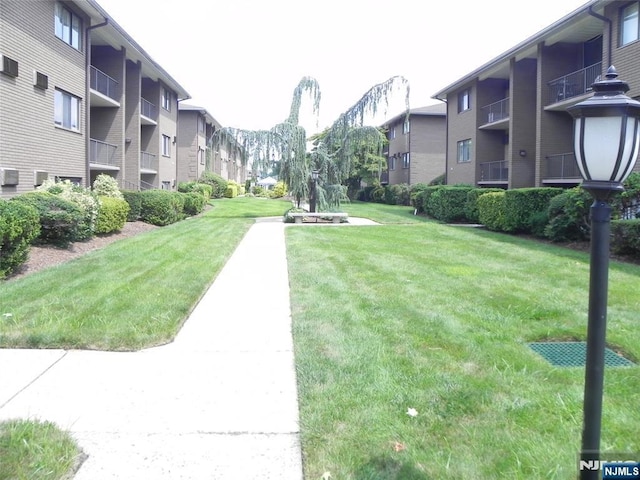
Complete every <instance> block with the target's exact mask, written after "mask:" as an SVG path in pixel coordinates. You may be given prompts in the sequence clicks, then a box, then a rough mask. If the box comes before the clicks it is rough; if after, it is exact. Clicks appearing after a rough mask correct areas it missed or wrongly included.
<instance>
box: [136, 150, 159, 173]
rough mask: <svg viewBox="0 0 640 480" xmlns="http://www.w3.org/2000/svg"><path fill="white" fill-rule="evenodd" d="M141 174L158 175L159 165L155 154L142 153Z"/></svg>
mask: <svg viewBox="0 0 640 480" xmlns="http://www.w3.org/2000/svg"><path fill="white" fill-rule="evenodd" d="M140 173H143V174H156V173H158V164H157V161H156V156H155V155H154V154H153V153H149V152H145V151H141V152H140Z"/></svg>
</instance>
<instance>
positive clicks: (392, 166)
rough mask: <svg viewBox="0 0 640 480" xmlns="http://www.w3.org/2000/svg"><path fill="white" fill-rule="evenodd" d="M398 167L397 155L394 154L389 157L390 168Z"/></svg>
mask: <svg viewBox="0 0 640 480" xmlns="http://www.w3.org/2000/svg"><path fill="white" fill-rule="evenodd" d="M395 169H396V156H395V155H394V156H393V157H389V170H395Z"/></svg>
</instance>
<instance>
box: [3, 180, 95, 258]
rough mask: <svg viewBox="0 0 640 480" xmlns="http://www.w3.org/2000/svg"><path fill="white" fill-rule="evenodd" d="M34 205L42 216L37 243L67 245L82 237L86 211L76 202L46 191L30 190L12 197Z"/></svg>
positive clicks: (15, 200) (13, 199) (14, 199)
mask: <svg viewBox="0 0 640 480" xmlns="http://www.w3.org/2000/svg"><path fill="white" fill-rule="evenodd" d="M11 201H12V202H22V203H23V204H26V205H30V206H32V207H34V208H35V209H36V210H37V211H38V214H39V218H40V234H39V235H38V238H37V239H36V242H37V243H51V244H54V245H60V246H66V245H68V244H69V243H71V242H75V241H77V240H79V239H82V238H84V237H82V235H81V233H80V227H81V225H84V221H85V212H83V211H82V209H81V208H80V207H79V206H78V205H77V204H75V203H73V202H71V201H69V200H65V199H64V198H62V197H61V196H58V195H54V194H53V193H49V192H46V191H35V192H28V193H24V194H22V195H18V196H17V197H13V198H12V199H11Z"/></svg>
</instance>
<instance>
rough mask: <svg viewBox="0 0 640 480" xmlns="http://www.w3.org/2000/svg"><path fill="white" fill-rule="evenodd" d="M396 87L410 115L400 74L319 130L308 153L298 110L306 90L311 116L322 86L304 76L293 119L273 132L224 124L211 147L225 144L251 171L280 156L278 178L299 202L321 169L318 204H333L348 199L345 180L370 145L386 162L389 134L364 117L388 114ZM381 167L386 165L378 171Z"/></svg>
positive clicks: (293, 106) (324, 206)
mask: <svg viewBox="0 0 640 480" xmlns="http://www.w3.org/2000/svg"><path fill="white" fill-rule="evenodd" d="M397 91H401V92H402V91H403V92H404V94H405V96H404V104H405V109H406V113H407V114H408V112H409V82H408V81H407V80H406V79H405V78H403V77H401V76H395V77H391V78H390V79H388V80H387V81H385V82H383V83H380V84H377V85H375V86H373V87H372V88H371V89H369V90H368V91H367V92H366V93H365V94H364V95H363V96H362V97H361V98H360V100H358V101H357V102H356V103H355V104H354V105H352V106H351V107H350V108H349V109H348V110H347V111H345V112H344V113H342V114H341V115H340V116H339V117H338V119H337V120H336V121H335V122H333V124H332V125H331V126H330V127H328V128H327V129H325V130H324V131H323V132H322V133H321V134H318V135H316V136H315V137H313V141H314V148H313V149H312V150H311V152H307V135H306V131H305V129H304V128H303V127H302V126H301V125H300V124H299V119H300V108H301V106H302V101H303V100H304V99H305V94H306V95H308V96H309V97H310V99H311V101H312V111H313V114H314V115H316V116H317V114H318V112H319V108H320V98H321V93H320V87H319V85H318V82H317V81H316V80H315V79H314V78H312V77H303V78H302V80H300V82H299V83H298V86H297V87H296V88H295V90H294V92H293V99H292V102H291V109H290V112H289V117H288V118H287V119H286V120H285V121H284V122H282V123H279V124H277V125H275V126H274V127H273V128H271V129H270V130H241V129H236V128H230V127H226V128H222V129H220V130H218V131H217V132H215V133H214V135H213V136H212V139H211V147H212V148H213V149H214V150H218V149H220V148H224V149H226V150H227V151H230V152H233V153H235V155H237V156H239V158H240V159H241V162H242V165H243V166H247V165H248V164H251V165H252V167H253V170H254V171H256V170H257V169H268V168H269V167H271V166H272V165H271V164H272V162H273V161H274V159H275V158H276V157H277V158H278V161H279V162H280V175H279V178H280V180H283V181H284V182H285V183H286V185H287V188H288V191H289V192H290V193H291V194H292V195H293V196H294V198H295V199H296V202H297V204H298V206H299V205H300V201H301V200H302V199H304V198H308V196H309V191H310V185H311V172H312V171H313V170H317V171H318V172H319V176H318V183H317V187H318V188H317V206H318V209H319V210H320V211H322V210H326V209H328V208H335V207H337V206H339V205H340V202H341V201H342V200H344V199H346V186H345V185H343V183H344V181H345V180H346V179H347V178H348V177H349V176H350V175H351V174H352V169H353V164H354V159H355V156H356V155H358V154H359V153H360V154H361V153H362V149H363V145H366V150H367V152H366V153H368V154H371V155H374V156H375V157H377V158H379V159H380V162H382V161H383V160H384V157H383V154H382V151H383V147H384V145H385V143H386V138H385V135H384V133H383V132H381V131H380V129H378V128H376V127H372V126H366V125H365V121H366V120H367V119H368V118H373V117H375V116H376V115H378V114H379V113H380V112H381V108H382V109H383V110H382V111H383V112H384V114H385V115H386V113H387V109H388V108H389V102H390V100H391V99H392V96H393V95H394V94H395V93H396V92H397ZM382 168H383V166H382V163H380V165H379V166H378V170H379V171H381V170H382Z"/></svg>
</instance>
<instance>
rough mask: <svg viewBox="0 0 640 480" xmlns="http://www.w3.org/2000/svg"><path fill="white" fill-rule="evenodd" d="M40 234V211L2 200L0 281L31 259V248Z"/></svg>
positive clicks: (0, 207)
mask: <svg viewBox="0 0 640 480" xmlns="http://www.w3.org/2000/svg"><path fill="white" fill-rule="evenodd" d="M39 234H40V219H39V216H38V211H37V210H36V209H35V208H34V207H32V206H31V205H27V204H23V203H20V202H9V201H7V200H2V199H0V279H1V278H4V277H6V276H7V275H9V274H10V273H12V272H13V271H14V270H15V269H16V268H17V267H19V266H20V265H22V264H23V263H24V262H26V261H27V258H29V248H30V247H31V242H33V241H34V240H35V239H36V238H37V237H38V235H39Z"/></svg>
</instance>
